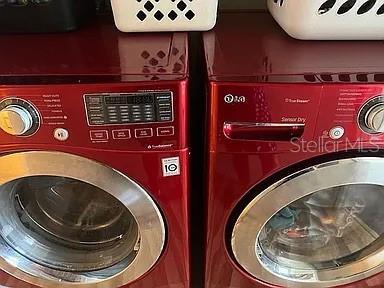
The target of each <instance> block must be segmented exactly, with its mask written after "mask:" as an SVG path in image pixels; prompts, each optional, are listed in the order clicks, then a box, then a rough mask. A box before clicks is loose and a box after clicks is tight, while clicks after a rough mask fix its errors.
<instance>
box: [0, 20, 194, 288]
mask: <svg viewBox="0 0 384 288" xmlns="http://www.w3.org/2000/svg"><path fill="white" fill-rule="evenodd" d="M0 42H1V43H2V45H1V46H0V55H1V61H0V83H1V84H0V127H1V129H0V141H1V144H0V153H1V154H0V192H1V193H0V198H1V199H0V206H1V207H0V214H1V215H0V243H1V245H0V259H1V260H0V268H1V271H2V272H1V276H0V285H1V287H14V288H17V287H20V288H21V287H37V286H39V287H71V288H73V287H81V288H83V287H90V288H93V287H111V288H115V287H130V288H131V287H132V288H148V287H167V288H168V287H175V288H176V287H180V288H184V287H189V232H188V227H189V221H188V213H189V211H188V202H189V196H188V193H189V191H188V189H189V188H188V187H189V186H188V181H189V180H188V179H189V177H188V173H189V171H188V169H189V148H188V147H189V145H188V133H187V127H188V126H187V121H188V95H187V86H188V68H187V67H188V61H187V59H188V50H187V35H186V34H183V33H174V34H156V35H154V34H146V35H136V34H131V35H127V34H121V33H119V32H118V31H116V30H115V28H114V25H113V23H109V22H108V21H106V20H103V19H100V20H99V23H98V25H95V26H93V27H89V28H87V29H84V30H81V31H77V32H74V33H67V34H51V35H30V36H25V35H23V36H21V35H20V36H15V35H13V36H1V37H0Z"/></svg>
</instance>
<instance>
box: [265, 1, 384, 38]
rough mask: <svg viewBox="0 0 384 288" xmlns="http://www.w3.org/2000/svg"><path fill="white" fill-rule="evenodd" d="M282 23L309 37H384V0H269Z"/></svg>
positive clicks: (297, 35) (294, 33) (295, 33)
mask: <svg viewBox="0 0 384 288" xmlns="http://www.w3.org/2000/svg"><path fill="white" fill-rule="evenodd" d="M267 1H268V8H269V11H270V12H271V14H272V15H273V17H274V18H275V19H276V21H277V22H278V23H279V24H280V26H281V27H282V28H283V29H284V30H285V31H286V32H287V33H288V34H289V35H291V36H292V37H294V38H298V39H306V40H382V39H384V0H267Z"/></svg>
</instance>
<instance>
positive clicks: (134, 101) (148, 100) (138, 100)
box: [105, 94, 154, 105]
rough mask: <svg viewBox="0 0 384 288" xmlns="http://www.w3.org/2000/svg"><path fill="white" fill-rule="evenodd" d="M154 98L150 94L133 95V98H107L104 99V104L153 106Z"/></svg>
mask: <svg viewBox="0 0 384 288" xmlns="http://www.w3.org/2000/svg"><path fill="white" fill-rule="evenodd" d="M153 101H154V97H153V95H151V94H145V95H135V96H125V95H121V96H107V97H105V104H107V105H124V104H129V105H142V104H153Z"/></svg>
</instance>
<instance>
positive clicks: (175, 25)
mask: <svg viewBox="0 0 384 288" xmlns="http://www.w3.org/2000/svg"><path fill="white" fill-rule="evenodd" d="M111 4H112V9H113V14H114V18H115V23H116V26H117V28H118V29H119V30H120V31H123V32H150V31H205V30H210V29H212V28H213V26H215V24H216V15H217V5H218V0H111Z"/></svg>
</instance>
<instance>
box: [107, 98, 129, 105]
mask: <svg viewBox="0 0 384 288" xmlns="http://www.w3.org/2000/svg"><path fill="white" fill-rule="evenodd" d="M105 104H107V105H123V104H127V97H121V96H108V97H105Z"/></svg>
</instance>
